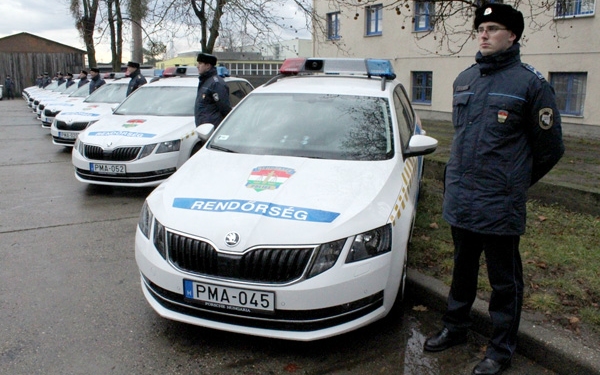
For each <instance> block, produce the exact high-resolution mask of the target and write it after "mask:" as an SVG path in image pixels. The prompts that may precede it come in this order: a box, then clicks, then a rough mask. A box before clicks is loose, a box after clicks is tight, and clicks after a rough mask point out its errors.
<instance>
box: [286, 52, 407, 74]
mask: <svg viewBox="0 0 600 375" xmlns="http://www.w3.org/2000/svg"><path fill="white" fill-rule="evenodd" d="M279 72H280V73H281V74H284V75H295V74H299V73H305V74H311V73H312V74H315V73H322V74H335V75H366V76H368V77H371V76H376V77H381V78H385V79H394V78H396V74H395V73H394V68H393V67H392V63H391V62H390V61H389V60H384V59H351V58H348V59H345V58H324V59H320V58H308V59H305V58H301V57H294V58H290V59H286V60H285V61H284V62H283V64H282V66H281V68H280V70H279Z"/></svg>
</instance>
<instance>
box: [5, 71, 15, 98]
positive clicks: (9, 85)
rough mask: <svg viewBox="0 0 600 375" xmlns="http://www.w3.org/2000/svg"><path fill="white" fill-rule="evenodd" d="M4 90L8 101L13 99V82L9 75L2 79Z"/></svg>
mask: <svg viewBox="0 0 600 375" xmlns="http://www.w3.org/2000/svg"><path fill="white" fill-rule="evenodd" d="M4 88H5V89H6V97H7V98H8V99H14V98H15V82H14V81H13V80H12V78H10V76H9V75H7V76H6V78H5V79H4Z"/></svg>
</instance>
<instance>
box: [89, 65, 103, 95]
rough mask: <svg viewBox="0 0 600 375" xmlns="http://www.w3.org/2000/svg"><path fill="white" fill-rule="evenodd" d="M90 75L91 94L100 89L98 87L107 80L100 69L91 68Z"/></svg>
mask: <svg viewBox="0 0 600 375" xmlns="http://www.w3.org/2000/svg"><path fill="white" fill-rule="evenodd" d="M90 75H91V76H92V79H91V80H90V95H91V94H92V93H93V92H94V91H96V90H97V89H98V87H100V86H102V85H104V84H105V83H106V81H105V80H103V79H102V77H101V76H100V69H98V68H92V69H90Z"/></svg>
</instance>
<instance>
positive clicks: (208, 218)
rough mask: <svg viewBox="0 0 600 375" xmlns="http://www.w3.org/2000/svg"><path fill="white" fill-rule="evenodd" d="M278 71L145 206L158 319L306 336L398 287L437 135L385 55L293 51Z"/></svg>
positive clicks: (146, 287)
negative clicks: (296, 55) (316, 55)
mask: <svg viewBox="0 0 600 375" xmlns="http://www.w3.org/2000/svg"><path fill="white" fill-rule="evenodd" d="M281 73H282V75H280V76H278V77H277V78H276V79H274V80H272V81H271V82H270V83H267V84H265V85H263V86H261V87H258V88H257V89H256V90H254V91H253V92H252V93H251V94H250V95H248V96H247V97H246V98H245V99H244V101H243V102H241V103H240V105H238V106H237V107H236V108H235V109H234V110H233V111H232V112H231V113H230V114H229V116H228V117H227V118H226V119H225V120H224V121H223V122H222V123H221V125H220V126H219V127H218V129H217V130H216V131H215V132H214V134H213V135H212V136H211V137H210V139H209V140H208V142H207V143H206V145H205V147H203V148H202V149H201V150H200V151H199V152H198V153H196V155H194V156H193V157H192V158H191V159H190V160H189V161H188V162H186V163H185V164H184V165H183V166H182V168H181V169H179V170H178V171H177V172H176V173H175V174H174V175H173V176H171V177H170V178H169V179H168V180H167V181H165V182H164V183H162V184H161V185H160V186H159V187H157V188H156V189H155V190H154V191H153V192H152V193H151V194H150V195H149V196H148V198H147V199H146V202H145V203H144V206H143V209H142V212H141V216H140V219H139V225H138V228H137V232H136V239H135V255H136V261H137V264H138V267H139V271H140V274H141V284H142V289H143V293H144V295H145V297H146V299H147V301H148V302H149V303H150V305H151V306H152V308H153V309H154V310H155V311H156V312H157V313H158V314H160V315H161V316H163V317H166V318H169V319H173V320H177V321H181V322H186V323H190V324H194V325H199V326H204V327H209V328H214V329H219V330H225V331H232V332H238V333H245V334H251V335H258V336H265V337H273V338H280V339H290V340H306V341H307V340H315V339H321V338H325V337H329V336H333V335H337V334H341V333H344V332H347V331H351V330H354V329H356V328H359V327H362V326H365V325H367V324H369V323H371V322H374V321H376V320H378V319H381V318H383V317H384V316H386V315H387V314H388V313H389V311H390V309H391V308H392V306H393V305H394V302H395V301H396V299H400V298H401V296H402V293H403V290H404V282H405V278H406V272H405V271H406V260H407V245H408V240H409V237H410V234H411V229H412V223H413V219H414V217H415V214H416V204H417V196H418V189H419V182H420V178H421V171H422V155H425V154H428V153H431V152H433V151H434V150H435V148H436V147H437V141H436V140H435V139H433V138H431V137H428V136H426V135H424V133H423V131H422V129H421V126H420V123H419V119H418V117H417V115H416V114H415V112H414V111H413V109H412V106H411V104H410V102H409V100H408V97H407V95H406V91H405V89H404V87H403V86H402V84H401V83H400V82H398V81H397V80H395V75H394V74H393V71H392V69H391V65H390V63H389V61H387V60H371V59H367V60H364V59H308V60H305V59H289V60H286V61H285V62H284V64H283V66H282V68H281ZM211 130H212V126H211V125H201V126H200V127H199V128H198V132H199V133H200V134H201V135H202V136H207V135H208V134H210V133H211Z"/></svg>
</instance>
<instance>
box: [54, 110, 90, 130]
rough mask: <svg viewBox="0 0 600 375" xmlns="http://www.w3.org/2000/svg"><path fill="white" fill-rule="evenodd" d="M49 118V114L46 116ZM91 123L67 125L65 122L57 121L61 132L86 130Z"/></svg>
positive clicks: (57, 126)
mask: <svg viewBox="0 0 600 375" xmlns="http://www.w3.org/2000/svg"><path fill="white" fill-rule="evenodd" d="M46 116H48V114H46ZM88 123H89V122H87V121H86V122H73V123H71V124H67V123H66V122H64V121H56V128H57V129H59V130H84V129H85V128H87V126H88Z"/></svg>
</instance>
